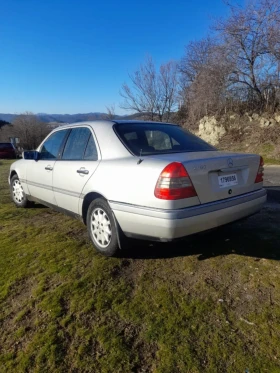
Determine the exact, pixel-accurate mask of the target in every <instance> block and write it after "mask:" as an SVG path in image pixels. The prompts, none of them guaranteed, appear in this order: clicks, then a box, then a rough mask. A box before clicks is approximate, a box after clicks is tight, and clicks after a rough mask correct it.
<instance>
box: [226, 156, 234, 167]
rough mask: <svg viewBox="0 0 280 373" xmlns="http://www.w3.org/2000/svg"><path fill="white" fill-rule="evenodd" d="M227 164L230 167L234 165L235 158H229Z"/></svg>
mask: <svg viewBox="0 0 280 373" xmlns="http://www.w3.org/2000/svg"><path fill="white" fill-rule="evenodd" d="M227 164H228V166H229V167H233V160H232V158H229V159H228V160H227Z"/></svg>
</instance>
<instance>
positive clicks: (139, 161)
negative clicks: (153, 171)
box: [137, 149, 143, 164]
mask: <svg viewBox="0 0 280 373" xmlns="http://www.w3.org/2000/svg"><path fill="white" fill-rule="evenodd" d="M141 157H142V149H140V155H139V160H138V162H137V164H140V163H141V162H143V159H141Z"/></svg>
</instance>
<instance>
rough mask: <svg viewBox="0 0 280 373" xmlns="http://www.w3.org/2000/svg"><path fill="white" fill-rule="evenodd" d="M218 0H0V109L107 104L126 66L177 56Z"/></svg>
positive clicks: (204, 27)
mask: <svg viewBox="0 0 280 373" xmlns="http://www.w3.org/2000/svg"><path fill="white" fill-rule="evenodd" d="M227 13H228V10H227V7H226V6H225V4H224V2H223V1H222V0H199V1H195V0H175V1H172V0H168V1H166V0H162V1H159V0H142V1H139V0H138V1H135V0H134V1H133V0H130V1H125V0H120V1H117V0H116V1H112V0H108V1H106V0H103V1H102V0H101V1H96V0H0V14H1V22H0V113H11V114H19V113H23V112H26V111H31V112H33V113H48V114H65V113H67V114H74V113H89V112H106V106H110V105H115V111H116V113H117V114H124V113H125V112H124V111H123V110H122V109H120V108H119V105H120V103H121V102H122V98H121V97H120V94H119V91H120V88H121V86H122V84H123V83H124V82H127V83H129V78H128V73H132V72H133V71H135V70H136V69H137V68H138V67H139V65H140V64H141V63H143V62H144V60H145V58H146V57H147V56H148V55H149V56H152V57H153V59H154V62H155V63H156V65H157V66H159V65H160V64H162V63H165V62H167V61H169V60H179V59H180V58H181V57H182V56H183V54H184V50H185V46H186V45H187V44H188V43H189V42H190V41H192V40H199V39H200V38H202V37H205V36H207V34H208V32H209V26H210V24H211V23H212V21H213V18H215V17H223V16H225V15H226V14H227Z"/></svg>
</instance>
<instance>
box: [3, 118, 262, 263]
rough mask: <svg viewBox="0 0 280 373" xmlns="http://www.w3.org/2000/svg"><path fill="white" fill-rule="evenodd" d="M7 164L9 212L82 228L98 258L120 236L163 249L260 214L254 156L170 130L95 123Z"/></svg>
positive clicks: (64, 132) (61, 131)
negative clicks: (51, 212)
mask: <svg viewBox="0 0 280 373" xmlns="http://www.w3.org/2000/svg"><path fill="white" fill-rule="evenodd" d="M23 155H24V159H22V160H19V161H16V162H15V163H13V164H12V165H11V169H10V175H9V183H10V188H11V195H12V199H13V201H14V203H15V204H16V206H18V207H27V206H30V203H31V202H32V201H33V202H34V201H35V202H36V201H38V202H40V203H42V204H44V205H46V206H49V207H52V208H54V209H56V210H58V211H61V212H64V213H67V214H71V215H73V216H75V217H78V218H79V219H82V220H83V221H84V223H85V224H86V225H87V229H88V232H89V235H90V238H91V240H92V242H93V244H94V246H95V247H96V249H97V250H98V251H100V252H101V253H102V254H104V255H107V256H110V255H114V254H115V253H116V251H117V250H118V248H121V246H122V243H123V242H124V240H125V237H126V236H127V237H135V238H143V239H148V240H160V241H170V240H174V239H177V238H182V237H185V236H188V235H190V234H193V233H197V232H201V231H204V230H208V229H211V228H214V227H218V226H220V225H223V224H227V223H230V222H233V221H235V220H238V219H242V218H244V217H247V216H249V215H252V214H254V213H256V212H258V211H259V210H260V209H261V207H262V206H263V204H264V203H265V201H266V191H265V189H263V160H262V158H261V157H260V156H259V155H254V154H238V153H226V152H220V151H217V150H216V149H215V148H214V147H212V146H211V145H209V144H207V143H206V142H204V141H202V140H201V139H200V138H198V137H196V136H194V135H193V134H191V133H190V132H188V131H186V130H185V129H183V128H181V127H179V126H177V125H174V124H168V123H156V122H139V121H115V120H114V121H94V122H84V123H77V124H72V125H65V126H61V127H59V128H56V129H55V130H54V131H52V132H51V133H50V134H49V136H48V137H47V138H46V139H45V140H44V141H43V142H42V144H41V145H40V146H39V147H38V148H37V150H36V151H26V152H24V154H23Z"/></svg>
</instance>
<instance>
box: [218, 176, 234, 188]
mask: <svg viewBox="0 0 280 373" xmlns="http://www.w3.org/2000/svg"><path fill="white" fill-rule="evenodd" d="M218 179H219V187H220V188H226V187H231V186H233V185H237V184H238V180H237V175H236V174H231V175H225V176H218Z"/></svg>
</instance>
